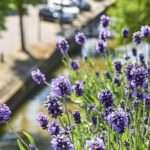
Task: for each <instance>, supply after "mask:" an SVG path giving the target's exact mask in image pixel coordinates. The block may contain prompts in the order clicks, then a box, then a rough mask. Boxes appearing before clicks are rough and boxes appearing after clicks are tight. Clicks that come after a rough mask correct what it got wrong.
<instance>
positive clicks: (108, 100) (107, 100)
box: [97, 89, 114, 107]
mask: <svg viewBox="0 0 150 150" xmlns="http://www.w3.org/2000/svg"><path fill="white" fill-rule="evenodd" d="M97 98H98V99H99V102H100V103H101V104H103V105H104V106H105V107H109V106H112V104H113V102H114V98H113V95H112V93H111V91H109V90H105V89H104V90H102V91H101V93H98V95H97Z"/></svg>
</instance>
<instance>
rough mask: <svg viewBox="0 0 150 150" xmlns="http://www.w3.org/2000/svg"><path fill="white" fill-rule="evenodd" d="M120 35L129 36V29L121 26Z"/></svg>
mask: <svg viewBox="0 0 150 150" xmlns="http://www.w3.org/2000/svg"><path fill="white" fill-rule="evenodd" d="M122 37H123V38H125V39H126V38H128V37H129V30H128V28H123V29H122Z"/></svg>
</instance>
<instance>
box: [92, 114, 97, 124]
mask: <svg viewBox="0 0 150 150" xmlns="http://www.w3.org/2000/svg"><path fill="white" fill-rule="evenodd" d="M91 122H92V124H93V125H94V126H96V125H97V118H96V117H95V116H92V117H91Z"/></svg>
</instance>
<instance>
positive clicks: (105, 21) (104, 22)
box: [100, 15, 110, 28]
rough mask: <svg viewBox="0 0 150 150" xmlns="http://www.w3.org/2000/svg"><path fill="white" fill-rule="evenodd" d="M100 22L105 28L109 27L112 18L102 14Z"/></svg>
mask: <svg viewBox="0 0 150 150" xmlns="http://www.w3.org/2000/svg"><path fill="white" fill-rule="evenodd" d="M100 23H101V24H102V26H103V27H104V28H106V27H108V26H109V23H110V18H109V17H108V16H106V15H102V16H101V17H100Z"/></svg>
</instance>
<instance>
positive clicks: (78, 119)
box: [73, 111, 81, 124]
mask: <svg viewBox="0 0 150 150" xmlns="http://www.w3.org/2000/svg"><path fill="white" fill-rule="evenodd" d="M73 118H74V121H75V123H76V124H80V123H81V116H80V112H79V111H74V112H73Z"/></svg>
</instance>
